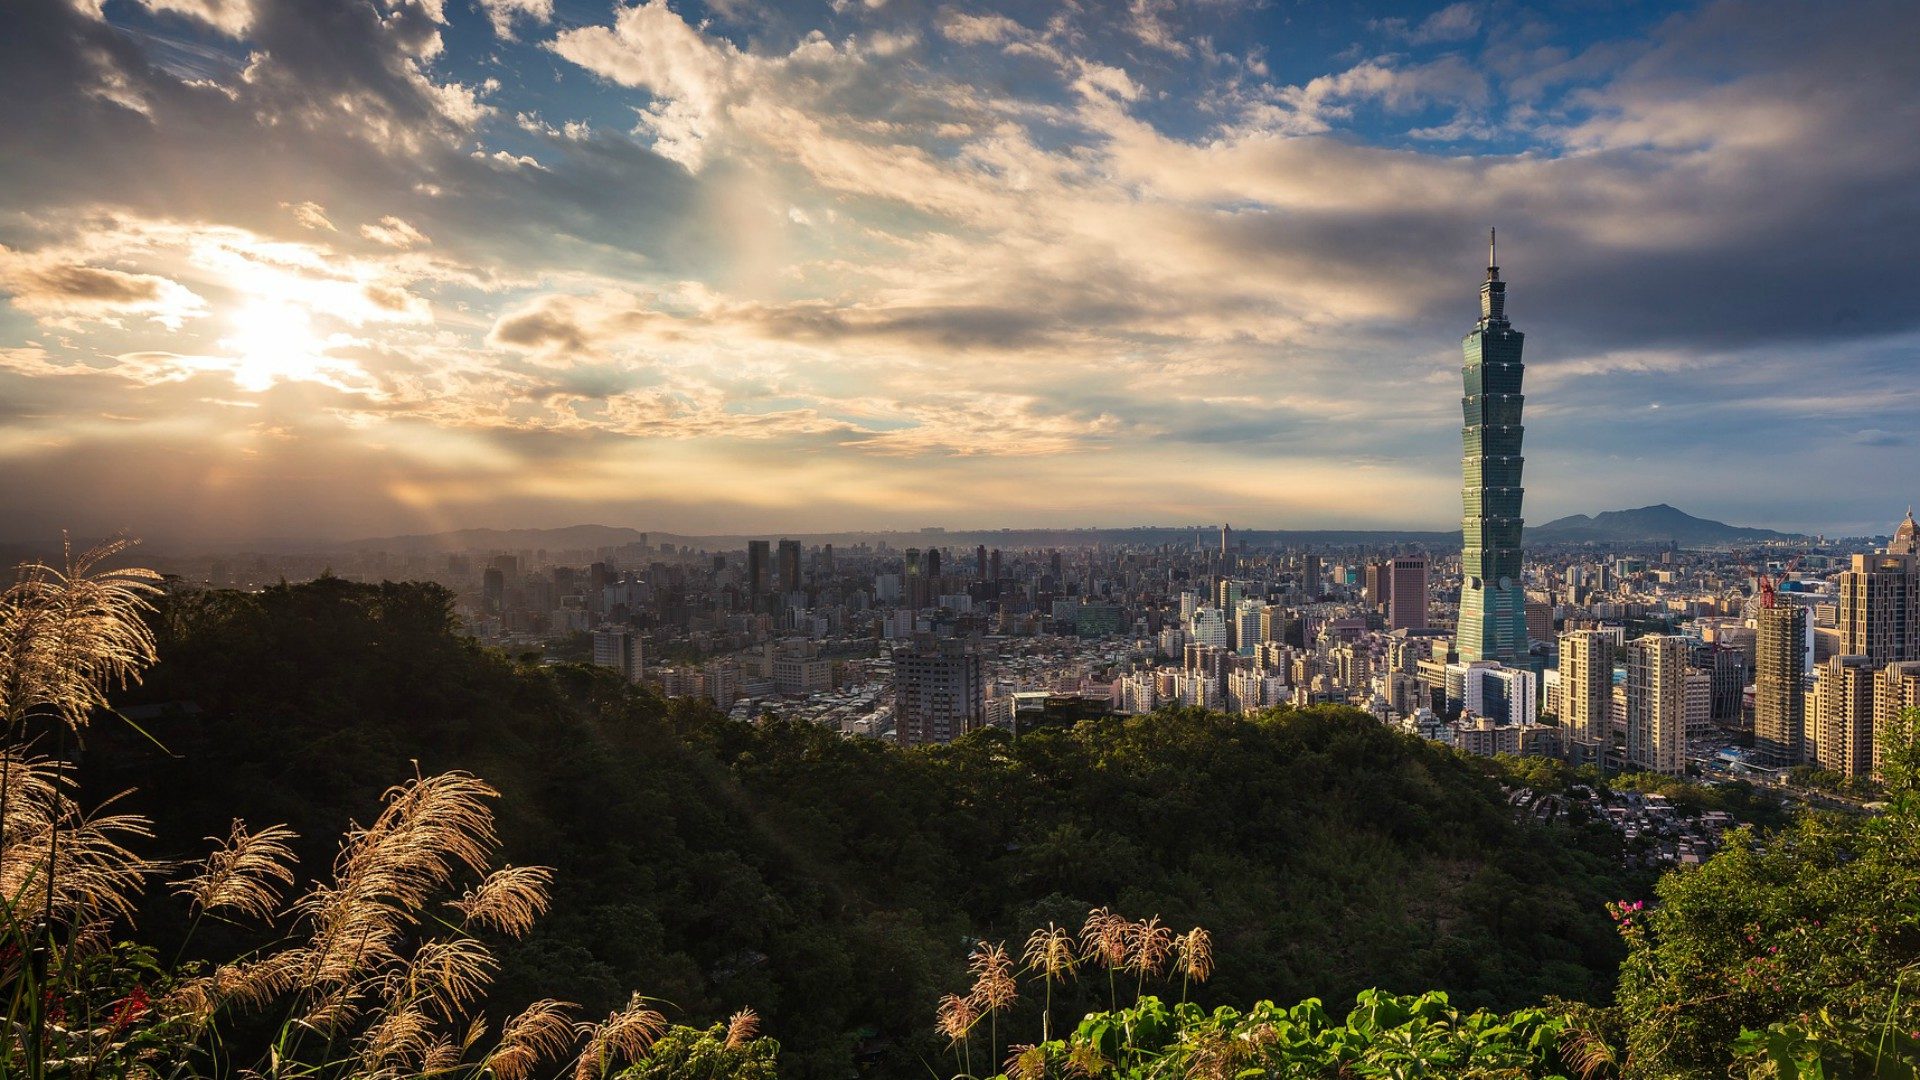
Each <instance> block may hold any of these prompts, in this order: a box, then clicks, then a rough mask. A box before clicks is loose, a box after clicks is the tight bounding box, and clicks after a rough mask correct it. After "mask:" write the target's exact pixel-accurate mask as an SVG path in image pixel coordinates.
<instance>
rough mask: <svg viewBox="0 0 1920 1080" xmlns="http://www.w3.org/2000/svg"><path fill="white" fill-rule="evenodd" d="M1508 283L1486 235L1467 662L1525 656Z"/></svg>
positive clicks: (1469, 388)
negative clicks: (1501, 278)
mask: <svg viewBox="0 0 1920 1080" xmlns="http://www.w3.org/2000/svg"><path fill="white" fill-rule="evenodd" d="M1506 309H1507V283H1506V282H1504V281H1501V280H1500V267H1499V265H1498V262H1497V260H1496V259H1495V256H1494V244H1493V234H1492V232H1491V231H1489V233H1488V236H1487V280H1486V281H1485V282H1482V283H1481V285H1480V321H1479V322H1478V323H1476V324H1474V328H1473V331H1472V332H1471V333H1469V334H1468V335H1467V337H1466V340H1465V341H1464V342H1462V346H1463V348H1464V350H1465V352H1466V366H1465V367H1464V368H1463V369H1462V371H1463V373H1464V375H1465V376H1466V395H1465V396H1464V397H1462V398H1461V399H1460V404H1461V406H1462V407H1463V409H1464V411H1465V414H1466V426H1465V427H1464V428H1462V429H1461V432H1460V434H1461V442H1462V451H1463V453H1462V459H1461V466H1462V470H1463V472H1464V473H1465V484H1464V487H1463V489H1462V491H1461V497H1462V500H1463V502H1464V504H1465V506H1464V510H1465V513H1464V516H1463V518H1462V520H1461V523H1460V533H1461V551H1460V575H1461V582H1460V624H1459V627H1458V629H1456V630H1455V632H1454V647H1455V650H1456V651H1457V652H1458V653H1459V655H1460V659H1461V660H1463V661H1464V660H1501V661H1505V662H1508V663H1513V662H1515V661H1518V660H1519V659H1521V658H1523V657H1525V656H1526V654H1527V613H1526V586H1525V585H1524V584H1523V583H1522V580H1521V573H1520V528H1521V521H1520V497H1521V495H1522V494H1523V493H1524V492H1523V489H1522V488H1521V487H1520V467H1521V464H1522V458H1521V457H1520V440H1521V436H1522V435H1523V434H1524V433H1525V430H1526V429H1525V428H1523V427H1522V426H1521V424H1520V407H1521V405H1522V404H1524V403H1525V401H1526V398H1525V397H1524V396H1523V395H1522V394H1521V393H1520V379H1521V376H1522V375H1523V374H1524V373H1525V370H1526V369H1525V366H1524V365H1523V364H1522V363H1521V362H1520V346H1521V344H1522V342H1523V340H1524V335H1522V334H1521V333H1520V331H1518V330H1515V329H1514V328H1513V326H1512V324H1510V323H1508V322H1507V310H1506Z"/></svg>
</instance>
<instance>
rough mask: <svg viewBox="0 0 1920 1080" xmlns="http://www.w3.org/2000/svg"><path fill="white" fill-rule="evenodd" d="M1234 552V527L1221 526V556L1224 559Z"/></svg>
mask: <svg viewBox="0 0 1920 1080" xmlns="http://www.w3.org/2000/svg"><path fill="white" fill-rule="evenodd" d="M1232 552H1233V526H1231V525H1225V524H1223V525H1221V526H1220V554H1221V555H1222V556H1223V557H1224V556H1226V555H1229V554H1231V553H1232Z"/></svg>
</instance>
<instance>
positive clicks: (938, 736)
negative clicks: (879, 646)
mask: <svg viewBox="0 0 1920 1080" xmlns="http://www.w3.org/2000/svg"><path fill="white" fill-rule="evenodd" d="M986 708H987V706H986V682H985V677H984V673H983V669H982V666H981V660H980V654H979V653H978V652H975V651H973V650H972V649H969V648H967V646H966V645H965V643H963V642H960V641H955V640H953V639H952V638H945V639H937V640H936V639H931V638H925V639H920V640H916V641H915V642H914V643H913V644H912V645H909V646H905V647H902V648H900V649H896V650H894V654H893V725H894V727H893V730H894V738H895V739H896V740H897V741H898V742H899V743H900V745H902V746H924V745H927V744H929V743H946V742H952V741H953V740H955V739H957V738H959V737H960V736H962V735H965V734H966V733H967V732H969V731H972V730H974V729H975V728H977V727H981V726H982V725H984V724H985V723H986V716H987V713H986Z"/></svg>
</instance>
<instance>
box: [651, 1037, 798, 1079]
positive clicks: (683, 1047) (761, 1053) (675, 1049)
mask: <svg viewBox="0 0 1920 1080" xmlns="http://www.w3.org/2000/svg"><path fill="white" fill-rule="evenodd" d="M779 1056H780V1044H779V1043H777V1042H775V1041H773V1040H772V1039H752V1040H748V1041H746V1042H745V1043H744V1044H743V1045H740V1046H729V1045H727V1025H725V1024H715V1025H714V1026H712V1027H710V1028H707V1029H706V1030H705V1031H702V1030H699V1029H697V1028H690V1027H682V1026H679V1025H675V1026H674V1027H671V1028H669V1029H667V1031H666V1033H665V1034H663V1035H661V1036H660V1039H659V1041H657V1042H655V1043H654V1044H653V1046H652V1048H651V1049H649V1050H648V1051H647V1056H646V1060H644V1061H641V1062H640V1063H639V1064H637V1065H634V1066H633V1067H632V1068H629V1069H626V1070H624V1071H623V1072H621V1073H620V1074H619V1080H777V1078H778V1077H779V1075H780V1074H779V1070H778V1067H777V1066H778V1059H779Z"/></svg>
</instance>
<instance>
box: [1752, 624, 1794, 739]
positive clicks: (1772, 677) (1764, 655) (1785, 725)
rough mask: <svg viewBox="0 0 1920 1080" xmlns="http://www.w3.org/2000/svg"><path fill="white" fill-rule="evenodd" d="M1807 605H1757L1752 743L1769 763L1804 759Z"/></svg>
mask: <svg viewBox="0 0 1920 1080" xmlns="http://www.w3.org/2000/svg"><path fill="white" fill-rule="evenodd" d="M1806 640H1807V609H1806V608H1804V607H1801V606H1800V605H1799V604H1795V603H1791V602H1785V603H1776V604H1774V605H1773V606H1772V607H1764V606H1763V607H1762V608H1761V609H1760V614H1759V626H1758V627H1757V628H1756V632H1755V638H1754V678H1753V748H1754V749H1755V750H1756V751H1758V752H1759V753H1760V755H1761V756H1762V757H1764V758H1766V759H1767V761H1768V762H1769V763H1771V764H1774V765H1782V766H1784V765H1798V764H1800V763H1801V762H1802V761H1803V760H1805V755H1806V740H1807V723H1806V687H1807V653H1806Z"/></svg>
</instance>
